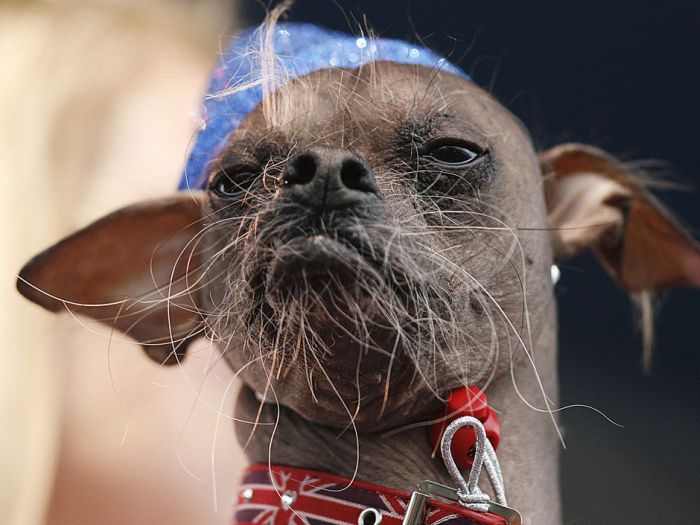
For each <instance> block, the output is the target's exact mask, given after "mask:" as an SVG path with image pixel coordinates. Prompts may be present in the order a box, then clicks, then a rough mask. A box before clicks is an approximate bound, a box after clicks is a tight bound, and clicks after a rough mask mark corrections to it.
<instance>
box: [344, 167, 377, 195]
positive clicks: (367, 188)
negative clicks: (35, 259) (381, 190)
mask: <svg viewBox="0 0 700 525" xmlns="http://www.w3.org/2000/svg"><path fill="white" fill-rule="evenodd" d="M368 175H369V171H368V170H367V168H366V167H365V165H364V164H363V163H362V162H359V161H357V160H355V159H347V160H345V161H344V162H343V165H342V167H341V168H340V180H341V181H342V183H343V184H344V185H345V187H346V188H350V189H351V190H358V191H364V192H367V193H374V187H373V186H372V185H371V184H370V183H369V181H368V178H369V177H368Z"/></svg>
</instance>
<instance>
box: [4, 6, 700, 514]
mask: <svg viewBox="0 0 700 525" xmlns="http://www.w3.org/2000/svg"><path fill="white" fill-rule="evenodd" d="M265 7H266V4H264V3H262V2H258V1H253V0H240V1H238V2H229V1H224V0H220V1H218V0H211V1H194V0H192V1H185V0H181V1H173V0H170V1H167V2H165V1H163V2H156V1H149V2H137V1H133V2H130V1H119V2H117V1H114V2H110V1H108V0H103V1H97V0H93V1H84V2H78V1H67V0H65V1H45V2H40V1H35V2H8V1H6V0H5V1H4V2H1V3H0V60H2V64H3V67H2V69H1V70H0V93H1V94H2V95H3V96H2V98H0V131H1V133H0V172H1V173H2V175H1V176H2V180H3V184H4V186H5V191H4V192H3V193H2V196H1V197H0V198H1V199H2V204H3V206H2V210H3V211H2V213H4V214H5V217H4V219H5V221H7V222H8V224H6V225H5V227H4V228H2V229H1V231H0V236H1V239H0V240H1V241H2V242H1V243H0V246H2V248H0V250H1V251H0V270H2V278H1V285H2V289H1V290H2V294H3V298H2V303H0V308H2V315H0V327H2V333H3V335H4V336H5V341H4V343H5V344H4V346H3V347H2V348H0V357H1V358H2V359H1V360H0V403H1V404H0V410H2V411H3V416H2V418H3V419H2V421H3V425H2V427H3V431H2V432H0V450H2V451H3V453H2V454H0V473H1V474H0V523H10V524H12V525H15V524H16V525H33V524H38V523H44V522H45V523H50V524H75V525H82V524H87V523H104V524H112V523H114V524H117V523H120V524H124V523H146V522H148V523H165V522H167V523H169V524H187V523H222V524H223V523H226V522H227V521H228V519H229V515H230V502H231V497H232V494H233V492H232V491H233V487H234V485H235V481H236V477H237V471H238V470H239V465H240V464H242V459H241V456H240V453H239V452H238V450H237V445H236V444H235V443H234V438H233V433H232V430H231V427H232V423H231V421H230V420H229V419H227V417H228V415H229V414H230V413H231V406H232V403H233V400H232V390H234V389H229V381H230V373H228V372H227V371H226V370H224V369H222V370H218V369H214V371H213V372H211V373H209V374H207V373H206V370H207V369H208V368H209V364H210V363H211V359H212V358H213V356H211V354H210V353H208V350H206V349H203V350H202V351H201V352H197V353H196V354H195V355H194V356H193V357H194V358H192V359H190V360H188V361H186V362H185V366H184V368H183V369H182V370H180V371H179V372H178V371H175V370H167V369H166V370H161V369H159V368H158V367H156V366H154V365H152V364H151V363H150V362H148V361H147V360H146V358H145V357H144V356H143V355H141V352H140V349H138V348H136V347H135V345H133V344H130V343H129V342H123V341H116V342H113V343H112V344H111V345H110V344H109V343H108V340H107V338H105V337H104V331H101V332H100V333H101V334H102V335H98V334H95V333H93V332H94V331H95V330H96V327H95V326H93V325H88V326H87V327H85V326H81V325H80V324H79V323H78V322H76V320H74V319H68V318H66V319H61V320H56V319H54V318H52V317H51V316H49V315H48V314H44V313H42V312H39V311H38V310H37V309H36V308H34V307H32V306H30V305H28V304H25V303H24V302H23V301H20V300H18V299H17V298H16V297H15V295H14V292H13V288H14V284H13V275H12V274H13V273H14V272H16V271H17V268H19V266H20V265H21V263H22V262H23V261H24V260H26V259H27V258H28V257H29V256H31V255H33V254H34V253H35V252H37V251H38V250H40V249H42V248H43V247H45V246H46V245H48V244H49V243H50V242H52V241H53V240H55V239H58V238H60V237H61V236H62V235H65V234H66V233H68V232H70V231H71V230H73V229H75V228H76V227H77V226H80V225H83V224H85V223H86V222H87V221H89V220H92V219H94V218H95V217H97V216H99V215H102V214H103V213H105V212H106V211H109V210H111V209H114V208H116V207H118V206H120V205H123V204H125V203H128V202H132V201H135V200H137V199H141V198H145V197H149V196H155V195H165V194H168V193H171V192H172V191H173V190H174V188H175V185H176V183H177V179H178V177H179V172H180V169H181V167H182V164H183V162H184V158H185V155H186V150H187V146H188V144H189V140H190V138H191V136H192V133H193V131H194V129H195V128H196V125H197V121H196V110H197V101H198V98H199V97H200V96H201V93H202V91H203V89H205V86H204V85H205V82H206V77H207V75H208V69H209V67H210V65H211V63H212V62H213V60H214V59H215V56H216V51H217V50H218V49H219V47H220V45H221V42H225V41H226V39H227V36H228V35H229V34H230V32H231V31H233V30H235V29H236V28H238V27H242V26H245V25H251V24H257V23H259V22H260V21H261V20H262V18H263V16H264V13H265ZM291 18H292V19H294V20H297V21H309V22H314V23H318V24H322V25H325V26H328V27H331V28H336V29H340V30H345V31H351V32H355V33H356V32H358V31H359V30H360V28H361V27H363V26H365V25H367V24H369V25H370V26H371V27H373V28H374V30H375V31H376V32H377V33H378V34H379V35H382V36H389V37H397V38H407V39H414V40H415V39H422V41H423V42H424V43H425V44H426V45H428V46H429V47H432V48H434V49H436V50H437V51H439V52H441V53H443V54H445V55H449V56H450V57H451V59H452V60H453V61H455V62H457V63H459V64H460V65H461V66H462V67H463V68H464V69H465V70H466V71H467V72H469V73H470V74H471V75H472V77H473V78H474V79H475V81H476V82H477V83H478V84H480V85H481V86H483V87H485V88H487V89H489V90H490V91H492V92H493V93H494V94H495V95H496V97H497V98H498V99H499V100H500V101H501V102H502V103H503V104H504V105H506V106H507V107H508V108H510V109H511V111H513V112H514V113H515V114H516V115H518V116H519V117H520V118H521V119H522V120H523V121H524V122H525V124H526V125H527V127H528V128H529V129H530V130H531V132H532V135H533V138H534V140H535V142H536V144H537V146H538V147H540V148H545V147H548V146H551V145H554V144H556V143H559V142H563V141H568V140H576V141H581V142H588V143H591V144H594V145H596V146H600V147H602V148H604V149H606V150H608V151H610V152H612V153H614V154H616V155H618V156H619V157H621V158H622V159H624V160H654V161H662V162H663V164H661V163H658V164H659V165H661V166H663V168H664V171H665V172H666V173H667V174H668V175H667V176H668V177H669V178H670V179H671V180H674V181H677V182H681V183H684V184H686V185H687V186H688V187H689V188H690V189H689V190H684V191H665V192H661V193H657V195H659V196H660V198H661V199H662V200H663V201H664V202H665V203H667V204H668V205H669V206H670V207H671V208H672V209H673V210H674V211H675V212H676V214H677V216H678V217H680V218H681V220H682V222H684V223H685V224H686V225H687V226H688V227H689V228H690V230H691V231H692V232H693V233H694V234H695V236H696V238H697V237H698V236H699V232H700V206H698V203H699V202H700V200H699V198H698V193H697V189H698V188H700V172H699V171H698V167H699V166H700V148H698V147H697V146H696V144H695V141H697V140H698V138H700V118H699V117H700V111H699V109H700V108H699V105H698V93H700V70H699V68H698V59H697V57H698V54H699V53H700V31H698V28H700V4H697V3H694V2H670V3H669V2H666V3H661V2H656V1H652V0H648V1H636V2H632V1H629V0H628V1H622V0H589V1H588V2H574V1H569V2H561V1H555V0H540V1H538V2H513V1H507V0H459V1H458V0H451V1H450V0H432V1H431V2H425V1H423V0H410V1H403V2H391V3H389V2H377V1H371V0H365V1H350V0H313V1H312V0H297V2H296V4H295V7H294V8H293V9H292V11H291ZM557 295H558V298H559V304H560V317H561V321H560V326H561V332H560V360H561V364H560V373H561V402H562V404H563V405H569V404H587V405H591V406H593V407H595V408H597V409H599V410H601V411H603V412H604V413H605V414H607V415H608V416H609V417H610V418H612V419H613V420H615V421H616V422H618V423H619V424H621V425H623V427H624V428H619V427H616V426H614V425H612V424H611V423H610V422H608V421H606V420H605V419H603V418H602V417H601V416H599V415H598V414H596V413H594V412H593V411H591V410H587V409H583V408H572V409H569V410H565V411H564V412H563V413H562V414H561V421H562V425H563V428H564V431H565V437H566V444H567V448H566V450H564V451H563V452H562V459H563V462H562V485H563V496H564V518H565V520H564V522H565V523H566V524H569V525H583V524H588V523H630V524H631V523H638V522H643V523H674V522H679V523H694V522H695V521H696V520H697V511H696V510H695V509H694V505H695V504H696V502H697V493H698V489H699V488H700V452H698V448H697V433H698V430H700V429H699V428H698V427H699V425H698V421H699V420H700V381H698V377H699V376H700V319H698V317H699V314H700V292H698V291H697V290H679V291H675V292H672V293H669V294H667V295H665V296H664V297H660V298H659V303H658V304H659V307H660V309H659V314H658V320H657V323H656V336H657V341H656V345H655V349H654V354H653V362H652V368H651V371H650V373H645V372H644V371H643V368H642V364H641V348H642V345H641V337H640V334H639V330H638V328H637V326H638V323H637V321H636V316H635V313H634V311H633V310H632V308H631V305H630V301H629V299H628V298H627V297H626V296H625V295H624V294H623V293H622V292H621V291H620V290H619V289H617V288H616V286H615V285H614V283H613V282H612V281H611V280H610V279H609V278H608V277H607V275H605V273H604V272H603V271H602V270H601V269H600V267H599V266H597V264H596V263H595V261H594V260H593V258H592V257H589V256H584V257H581V258H579V259H576V260H573V261H568V262H567V263H566V265H564V266H563V267H562V278H561V281H560V283H559V285H558V286H557ZM86 328H87V329H86ZM6 414H8V415H6ZM212 436H213V437H212ZM8 451H9V452H10V453H8ZM212 463H215V464H216V465H217V467H218V468H217V469H216V470H215V471H214V470H213V469H212V466H211V465H212Z"/></svg>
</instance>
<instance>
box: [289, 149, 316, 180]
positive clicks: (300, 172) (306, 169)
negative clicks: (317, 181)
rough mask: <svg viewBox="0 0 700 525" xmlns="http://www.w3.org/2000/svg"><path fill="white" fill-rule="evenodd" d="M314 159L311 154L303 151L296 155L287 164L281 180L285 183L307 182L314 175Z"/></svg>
mask: <svg viewBox="0 0 700 525" xmlns="http://www.w3.org/2000/svg"><path fill="white" fill-rule="evenodd" d="M316 168H317V165H316V159H315V158H314V157H313V155H310V154H308V153H303V154H301V155H297V156H296V157H295V158H293V159H292V160H291V161H289V164H288V165H287V169H286V170H285V172H284V176H283V180H284V183H285V184H307V183H309V182H311V180H312V179H313V178H314V176H315V175H316Z"/></svg>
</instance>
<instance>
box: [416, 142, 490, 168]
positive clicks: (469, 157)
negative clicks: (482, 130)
mask: <svg viewBox="0 0 700 525" xmlns="http://www.w3.org/2000/svg"><path fill="white" fill-rule="evenodd" d="M482 153H483V152H482V151H481V150H480V149H479V148H477V147H476V146H471V145H469V146H468V145H466V144H442V145H440V146H436V147H434V148H432V149H430V150H429V151H428V152H427V153H425V154H424V155H423V157H424V158H426V159H428V160H432V161H433V162H436V163H438V164H443V165H445V166H450V167H453V168H458V167H461V166H466V165H467V164H470V163H472V162H474V161H475V160H476V159H478V158H479V157H480V156H481V154H482Z"/></svg>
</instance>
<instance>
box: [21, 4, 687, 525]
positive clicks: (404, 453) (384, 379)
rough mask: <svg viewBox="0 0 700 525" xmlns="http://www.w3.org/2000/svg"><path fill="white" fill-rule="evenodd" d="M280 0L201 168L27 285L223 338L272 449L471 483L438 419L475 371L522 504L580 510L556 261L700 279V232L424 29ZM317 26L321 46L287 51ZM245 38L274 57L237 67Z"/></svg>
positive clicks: (57, 249)
mask: <svg viewBox="0 0 700 525" xmlns="http://www.w3.org/2000/svg"><path fill="white" fill-rule="evenodd" d="M273 15H274V16H273V17H272V18H271V20H270V21H269V22H268V23H267V25H266V26H264V27H263V29H262V30H260V31H257V32H255V33H253V34H252V36H250V35H249V36H247V37H242V38H243V41H244V43H243V44H236V45H239V46H241V45H242V48H243V49H245V50H246V52H245V53H241V52H240V51H241V48H240V47H235V46H236V45H234V48H233V49H234V51H235V52H236V53H238V54H237V55H236V56H234V57H233V59H232V62H231V63H229V64H227V63H226V62H225V63H224V65H222V67H220V68H218V69H217V70H215V72H214V75H213V78H214V82H213V84H212V87H213V89H212V90H211V92H212V95H211V97H210V98H209V99H208V102H207V105H205V107H206V108H207V109H208V110H209V114H207V115H206V118H207V127H206V129H203V130H202V131H200V134H199V137H198V143H197V146H195V150H194V151H193V152H192V154H191V156H190V161H189V163H188V169H187V171H186V174H185V177H184V179H183V184H182V186H181V188H182V189H186V190H187V191H185V192H182V193H181V194H179V195H177V196H173V197H169V198H163V199H157V200H151V201H147V202H142V203H137V204H135V205H132V206H128V207H126V208H123V209H120V210H118V211H116V212H114V213H112V214H110V215H107V216H106V217H103V218H102V219H100V220H98V221H96V222H95V223H93V224H91V225H89V226H87V227H86V228H84V229H82V230H80V231H78V232H76V233H75V234H73V235H71V236H70V237H68V238H66V239H64V240H63V241H61V242H59V243H58V244H56V245H55V246H53V247H51V248H49V249H48V250H46V251H45V252H43V253H41V254H39V255H38V256H36V257H35V258H34V259H32V260H31V261H29V262H28V263H27V265H26V266H25V267H24V268H23V269H22V271H21V272H20V278H19V280H18V288H19V291H20V292H21V293H22V294H23V295H24V296H25V297H27V298H28V299H30V300H31V301H34V302H36V303H38V304H40V305H42V306H43V307H45V308H46V309H48V310H51V311H55V312H58V311H62V310H63V309H64V308H66V307H67V308H68V309H70V310H71V311H73V312H76V313H79V314H82V315H85V316H88V317H91V318H94V319H97V320H99V321H102V322H104V323H106V324H108V325H109V326H111V327H113V328H114V329H115V330H118V331H120V332H123V333H125V334H128V335H129V336H131V337H132V338H134V339H135V340H136V341H138V342H139V343H141V344H142V346H143V348H144V350H145V352H146V353H147V355H148V356H149V357H151V358H152V359H154V360H156V361H157V362H158V363H162V364H177V363H178V362H179V361H180V360H181V359H183V358H184V357H185V355H186V350H187V347H188V345H189V344H190V343H191V342H192V341H193V340H194V339H196V338H198V337H201V336H205V337H208V338H209V339H210V340H211V341H212V342H213V344H215V345H216V346H217V347H218V349H219V350H220V352H221V355H222V357H223V359H225V360H226V361H227V362H228V363H229V364H230V366H231V368H232V369H233V370H234V371H235V373H236V375H237V376H238V377H240V378H241V380H242V382H243V386H242V390H241V392H240V394H239V397H238V401H237V407H236V413H235V417H236V432H237V435H238V438H239V441H240V442H241V444H242V445H244V447H245V453H246V455H247V457H248V459H249V461H250V462H251V463H254V464H262V465H271V466H273V465H285V466H288V467H292V468H295V467H296V468H303V469H313V471H321V472H330V473H332V474H334V475H336V476H341V477H343V479H348V480H350V481H354V480H355V479H357V480H361V482H363V483H371V484H375V485H373V486H384V487H389V488H390V489H401V490H406V489H410V488H411V487H413V486H415V484H416V482H417V481H420V480H422V479H426V478H429V479H431V480H435V481H437V482H440V483H443V484H446V485H454V483H453V480H452V479H451V477H450V476H449V474H448V472H447V470H446V469H445V467H444V465H443V464H442V463H441V462H440V461H438V460H436V459H435V458H434V453H433V452H434V445H432V444H431V443H430V442H429V440H428V439H427V438H426V428H425V427H426V426H428V425H429V424H430V422H431V421H433V420H434V418H435V416H434V415H435V413H436V411H439V410H440V409H441V407H443V406H444V405H445V402H446V400H447V398H448V394H449V393H450V392H452V391H454V390H455V389H458V388H460V387H464V386H476V387H479V388H480V389H481V390H484V391H487V393H488V398H489V405H490V406H491V407H493V409H494V410H495V411H496V412H497V413H498V416H499V418H500V423H501V426H502V429H503V435H502V438H501V443H500V447H499V449H498V455H499V458H500V462H501V465H502V467H503V472H504V478H505V485H506V486H507V487H508V492H509V496H510V498H509V501H510V505H511V506H513V507H515V508H517V509H518V510H519V511H520V512H521V513H522V515H523V517H524V522H525V523H536V524H541V525H550V524H551V525H555V524H560V523H561V513H560V502H559V488H558V450H559V438H560V436H559V434H558V433H559V431H558V427H557V421H556V419H557V418H556V415H555V414H556V413H555V410H554V409H555V408H556V405H557V399H556V392H557V372H556V355H557V349H556V325H557V314H556V305H555V300H554V296H553V284H552V278H551V268H552V265H553V264H556V263H557V262H559V261H562V260H565V259H567V258H570V257H573V256H575V255H577V254H579V253H581V252H583V251H585V250H594V252H595V253H596V255H597V256H598V259H599V260H600V262H601V264H602V265H603V266H604V267H605V268H606V269H607V270H608V272H609V273H610V275H611V276H612V277H613V278H614V279H615V280H616V281H617V283H618V284H619V285H620V286H621V287H623V288H624V289H625V290H627V291H629V292H630V293H631V294H634V295H635V296H640V297H645V296H647V295H648V294H650V293H653V292H656V291H660V290H664V289H668V288H673V287H678V286H698V285H700V249H699V248H698V245H697V244H696V243H695V241H693V239H692V238H691V237H690V236H689V235H688V234H687V233H686V232H684V231H683V229H682V228H681V227H680V226H679V225H678V224H677V223H676V221H674V220H673V218H672V217H671V215H670V214H669V213H668V212H666V211H665V210H664V209H663V207H662V206H661V205H660V204H659V203H658V202H657V201H656V200H655V199H654V198H653V197H652V196H651V195H650V193H649V192H648V191H647V190H646V189H645V187H644V185H643V184H642V183H641V182H640V181H639V180H638V179H637V178H636V177H635V175H634V173H632V172H631V171H630V170H629V169H628V168H627V167H626V166H625V165H624V164H623V163H621V162H620V161H618V160H617V159H616V158H614V157H613V156H611V155H609V154H608V153H606V152H604V151H602V150H600V149H597V148H595V147H592V146H588V145H584V144H575V143H570V144H562V145H559V146H556V147H553V148H551V149H549V150H547V151H544V152H536V151H535V149H534V147H533V145H532V141H531V139H530V137H529V135H528V132H527V130H525V129H524V127H523V126H522V125H521V123H520V122H519V121H518V120H517V119H516V118H515V117H514V116H513V115H512V114H511V113H510V112H509V111H508V110H507V109H505V108H504V107H503V106H502V105H501V104H500V103H498V102H497V101H496V100H495V99H494V98H493V97H491V96H490V95H489V94H488V93H487V92H485V91H484V90H482V89H481V88H479V87H478V86H476V85H475V84H474V83H473V82H471V80H470V79H469V78H468V77H467V76H466V75H464V74H463V73H462V72H461V71H460V70H459V69H458V68H456V67H455V66H453V65H451V64H449V62H447V61H445V60H444V59H441V58H439V57H436V56H434V55H433V54H431V53H430V52H429V51H428V50H425V49H422V48H419V47H411V46H409V45H407V44H405V43H399V42H391V41H382V40H381V39H372V38H369V37H368V38H364V37H361V38H355V37H342V36H339V35H338V34H328V33H325V32H323V31H322V30H319V29H318V28H314V27H311V26H304V25H295V24H277V23H276V21H275V17H276V16H278V15H279V13H278V12H273ZM256 42H258V43H259V46H258V47H255V43H256ZM285 42H287V43H286V44H285ZM289 42H291V43H289ZM299 42H302V44H304V43H305V44H306V47H304V50H305V51H304V53H308V54H309V55H310V56H312V58H313V60H310V62H313V66H311V67H307V68H306V69H305V68H304V67H303V66H300V65H299V63H295V62H293V60H291V61H292V66H290V68H287V67H286V66H284V65H282V66H280V63H279V62H280V61H281V60H282V59H281V58H280V57H285V56H290V54H289V53H285V52H284V49H282V50H280V47H282V48H284V46H292V47H293V46H299V45H301V44H299ZM327 42H331V43H332V45H331V46H330V47H329V46H326V45H325V43H327ZM338 46H340V47H338ZM352 46H355V47H354V48H352ZM349 48H352V53H354V55H352V56H353V59H348V57H349V56H351V55H350V54H348V53H349V52H348V53H345V51H347V50H348V49H349ZM251 49H252V50H254V52H253V51H251V52H250V53H248V51H250V50H251ZM328 49H330V52H329V54H324V53H326V51H328ZM338 49H340V51H338ZM293 50H297V51H298V49H297V48H294V49H293ZM363 50H366V51H363ZM387 50H388V51H387ZM414 51H415V52H414ZM336 52H339V53H340V59H338V56H337V54H334V53H336ZM343 53H345V54H343ZM363 53H365V55H364V59H362V57H363ZM234 54H235V53H234ZM399 56H400V57H401V58H398V57H399ZM291 57H292V59H293V58H294V57H295V54H294V53H291ZM319 57H320V58H319ZM329 57H330V58H329ZM343 57H345V58H343ZM357 57H360V62H361V63H359V64H357V65H352V66H351V65H348V64H349V63H352V61H353V60H355V61H357ZM225 60H227V59H225ZM241 60H243V61H244V62H243V64H245V63H246V62H245V61H246V60H254V61H255V63H256V64H257V66H256V67H257V69H258V70H259V71H260V72H261V74H260V76H259V77H248V78H245V75H244V80H245V82H243V83H242V84H236V83H235V82H234V83H231V78H230V75H231V74H234V73H235V74H236V75H241V74H244V73H246V70H245V68H243V70H241V69H240V68H241V64H242V62H241ZM333 60H336V62H335V63H334V62H333ZM321 62H322V63H323V65H322V66H321V65H319V64H320V63H321ZM233 65H237V66H238V69H236V68H234V67H233ZM241 71H243V73H241ZM251 93H252V95H251ZM256 93H257V94H256ZM236 104H239V105H236ZM241 107H244V108H245V110H244V111H242V110H241ZM295 494H296V493H295ZM287 495H288V494H287V492H284V494H280V497H285V496H287ZM242 497H243V500H246V496H245V495H244V496H242ZM294 497H296V496H294ZM289 498H290V499H289V500H288V501H286V500H284V499H282V506H283V507H284V508H285V509H288V508H290V507H293V503H294V498H293V497H292V496H289ZM385 519H388V518H386V517H385ZM475 519H476V518H475ZM240 521H241V520H239V522H240ZM243 521H245V520H243ZM473 522H474V523H477V522H478V521H473ZM484 523H486V522H485V521H484Z"/></svg>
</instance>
